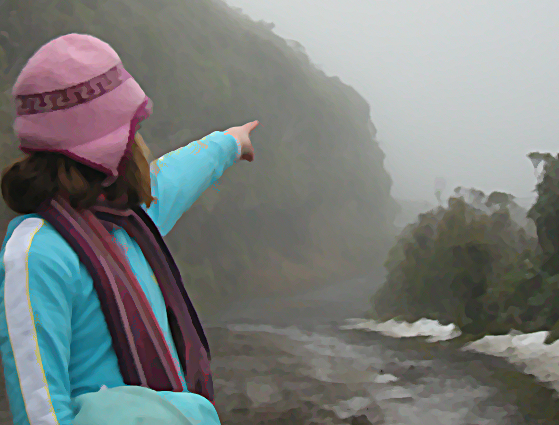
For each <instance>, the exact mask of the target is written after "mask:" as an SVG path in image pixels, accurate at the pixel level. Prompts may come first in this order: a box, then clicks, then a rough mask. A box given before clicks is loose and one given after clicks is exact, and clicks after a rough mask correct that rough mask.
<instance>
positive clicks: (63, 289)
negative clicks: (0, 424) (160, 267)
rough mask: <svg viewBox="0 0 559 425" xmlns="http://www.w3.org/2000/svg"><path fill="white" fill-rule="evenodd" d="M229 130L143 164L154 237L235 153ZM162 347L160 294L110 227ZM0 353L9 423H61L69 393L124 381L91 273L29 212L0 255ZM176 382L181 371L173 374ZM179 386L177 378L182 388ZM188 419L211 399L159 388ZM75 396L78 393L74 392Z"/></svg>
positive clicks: (206, 409) (71, 403) (135, 252)
mask: <svg viewBox="0 0 559 425" xmlns="http://www.w3.org/2000/svg"><path fill="white" fill-rule="evenodd" d="M239 154H240V146H239V145H238V144H237V142H236V140H235V139H234V138H233V136H231V135H225V134H224V133H221V132H214V133H212V134H211V135H209V136H207V137H205V138H203V139H202V140H200V141H197V142H192V143H190V144H189V145H187V146H185V147H183V148H180V149H178V150H175V151H173V152H170V153H168V154H166V155H164V156H163V157H161V158H159V159H158V160H156V161H154V162H153V163H152V166H151V179H152V194H153V196H154V197H155V198H156V199H157V201H156V202H154V203H152V205H151V206H150V207H149V208H147V209H146V211H147V213H148V214H149V216H150V217H151V218H152V220H153V221H154V222H155V224H156V225H157V226H158V228H159V230H160V232H161V234H162V235H164V236H165V235H166V234H167V233H169V231H170V230H171V229H172V228H173V226H174V225H175V223H176V222H177V220H178V219H179V218H180V217H181V216H182V214H183V213H184V212H185V211H186V210H187V209H188V208H189V207H190V206H191V205H192V204H193V203H194V202H195V201H196V199H197V198H198V197H199V196H200V195H201V194H202V193H203V192H204V191H205V190H206V189H208V188H209V187H210V186H211V185H212V184H213V183H214V182H215V181H216V180H217V179H219V178H220V177H221V175H222V174H223V172H224V171H225V169H226V168H228V167H230V166H231V165H233V163H234V162H236V160H237V159H238V158H239ZM114 237H115V239H116V241H117V242H118V243H119V244H121V245H122V246H123V248H124V249H125V251H126V255H127V258H128V260H129V262H130V265H131V267H132V270H133V272H134V273H135V275H136V277H137V278H138V281H139V282H140V284H141V286H142V289H143V290H144V292H145V295H146V297H147V299H148V300H149V302H150V304H151V306H152V308H153V311H154V313H155V317H156V318H157V320H158V321H159V325H160V326H161V329H162V330H163V332H164V334H165V337H166V338H167V343H168V344H169V347H171V351H172V354H173V355H174V357H175V361H177V362H178V357H177V353H176V349H175V346H174V343H173V339H172V337H171V333H170V330H169V324H168V321H167V313H166V309H165V303H164V300H163V296H162V294H161V291H160V289H159V286H158V284H157V282H156V280H155V277H154V276H153V272H152V270H151V268H150V266H149V264H148V263H147V261H146V259H145V257H144V256H143V254H142V252H141V250H140V248H139V246H138V245H137V243H136V242H135V241H134V240H132V239H131V238H130V237H129V236H128V234H127V233H126V232H125V231H124V230H122V229H118V230H116V231H114ZM0 350H1V354H2V362H3V365H4V373H5V378H6V388H7V392H8V397H9V401H10V408H11V411H12V415H13V418H14V423H15V424H17V425H26V424H30V425H35V424H41V425H70V424H71V423H72V420H73V419H74V417H75V416H76V414H77V411H78V410H79V403H77V402H76V398H77V397H79V396H81V395H83V394H86V393H92V392H97V391H99V390H100V388H101V387H102V386H106V387H108V388H109V389H111V388H115V387H122V386H124V382H123V380H122V375H121V373H120V370H119V368H118V363H117V357H116V354H115V352H114V349H113V347H112V341H111V337H110V334H109V330H108V328H107V324H106V322H105V318H104V316H103V313H102V311H101V306H100V303H99V299H98V298H97V294H96V292H95V289H94V287H93V281H92V279H91V276H90V275H89V273H88V272H87V270H86V268H85V267H84V266H83V265H82V264H81V263H80V261H79V260H78V256H77V255H76V253H75V252H74V251H73V250H72V249H71V248H70V246H69V245H68V244H67V243H66V241H65V240H64V239H63V238H62V237H61V236H60V235H59V234H58V233H57V232H56V231H55V230H54V229H53V228H52V227H51V226H50V225H49V224H48V223H46V222H45V221H44V220H42V219H41V218H40V217H39V216H37V215H34V214H30V215H24V216H20V217H18V218H16V219H14V220H13V221H12V222H11V223H10V225H9V227H8V232H7V235H6V238H5V240H4V243H3V245H2V251H1V252H0ZM182 380H183V384H184V376H182ZM184 387H185V388H186V385H184ZM157 394H159V395H160V396H161V397H163V398H164V399H165V400H166V401H168V402H170V403H171V404H172V405H174V406H175V407H176V408H177V409H178V410H180V411H181V412H182V413H183V414H184V415H185V416H186V417H188V418H191V420H192V423H200V424H204V425H215V424H219V423H220V422H219V418H218V416H217V412H216V410H215V408H214V407H213V405H212V404H211V403H210V402H209V401H207V400H206V399H205V398H204V397H202V396H199V395H196V394H193V393H189V392H188V391H185V392H182V393H173V392H164V391H163V392H159V393H157ZM78 400H79V399H78Z"/></svg>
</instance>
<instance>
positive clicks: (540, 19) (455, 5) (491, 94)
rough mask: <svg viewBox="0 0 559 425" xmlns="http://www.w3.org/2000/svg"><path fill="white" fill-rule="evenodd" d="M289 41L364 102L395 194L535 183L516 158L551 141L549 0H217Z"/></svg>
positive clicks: (521, 189) (554, 38)
mask: <svg viewBox="0 0 559 425" xmlns="http://www.w3.org/2000/svg"><path fill="white" fill-rule="evenodd" d="M227 2H228V3H229V4H230V5H232V6H236V7H240V8H242V9H243V11H244V12H245V13H246V14H248V15H249V16H251V17H252V18H254V19H255V20H259V19H263V20H265V21H268V22H273V23H274V24H275V25H276V27H275V28H274V31H275V32H276V33H277V34H278V35H280V36H282V37H284V38H287V39H293V40H296V41H298V42H300V43H301V44H302V45H303V46H304V47H305V49H306V51H307V53H308V54H309V56H310V58H311V60H312V61H314V62H315V63H316V64H317V65H319V67H320V68H321V69H323V70H324V71H325V72H326V73H327V74H328V75H338V76H339V77H340V78H341V79H342V81H344V82H345V83H348V84H350V85H352V86H353V87H355V89H356V90H357V91H358V92H359V93H360V94H362V95H363V96H364V97H365V99H366V100H367V101H368V102H369V104H370V105H371V118H372V120H373V122H374V123H375V126H376V127H377V130H378V136H377V137H378V139H379V141H380V145H381V148H382V149H383V151H384V152H385V153H386V161H385V165H386V168H387V170H388V171H389V173H390V175H391V177H392V179H393V181H394V186H393V189H392V194H393V196H394V197H396V198H404V199H414V200H423V199H425V200H430V201H434V196H433V182H434V179H435V178H436V177H437V176H440V177H443V178H445V179H446V181H447V189H446V194H447V195H448V194H449V192H450V191H451V190H453V189H454V188H455V187H456V186H459V185H460V186H466V187H476V188H479V189H481V190H483V191H486V192H491V191H493V190H501V191H507V192H510V193H512V194H514V195H515V196H517V197H520V198H529V199H525V200H521V203H523V204H525V203H527V202H529V201H530V200H531V199H533V198H534V196H533V193H532V190H533V188H534V184H535V182H536V180H535V177H534V173H533V169H532V166H531V164H530V162H529V161H528V159H527V158H526V157H525V155H526V154H527V153H528V152H530V151H532V150H549V151H552V152H555V151H556V149H557V142H558V139H559V137H558V133H559V120H558V119H557V117H558V116H559V59H558V47H559V31H558V28H557V25H556V24H557V18H558V16H559V2H557V1H553V0H547V1H545V0H538V1H510V0H508V1H492V2H488V1H478V0H473V1H472V0H468V1H458V0H453V1H443V0H439V1H435V0H422V1H420V2H418V1H416V0H399V1H370V0H266V1H265V2H264V1H261V0H227Z"/></svg>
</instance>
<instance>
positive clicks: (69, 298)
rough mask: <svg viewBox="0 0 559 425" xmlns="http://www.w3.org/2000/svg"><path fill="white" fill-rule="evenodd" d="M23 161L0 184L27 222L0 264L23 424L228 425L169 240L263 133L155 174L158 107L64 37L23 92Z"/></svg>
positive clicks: (195, 148)
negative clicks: (151, 134) (150, 123)
mask: <svg viewBox="0 0 559 425" xmlns="http://www.w3.org/2000/svg"><path fill="white" fill-rule="evenodd" d="M13 96H14V99H15V102H16V108H17V116H16V120H15V124H14V128H15V132H16V134H17V136H18V138H19V140H20V142H21V144H20V149H21V150H22V151H23V152H24V153H26V154H27V156H26V157H25V158H23V159H21V160H19V161H17V162H15V163H14V164H12V165H11V166H9V167H8V168H7V169H5V170H4V172H3V175H2V183H1V187H2V195H3V197H4V200H5V202H6V203H7V205H8V206H9V207H10V208H11V209H12V210H14V211H15V212H17V213H19V214H21V216H19V217H18V218H16V219H14V220H13V221H12V222H11V223H10V225H9V227H8V231H7V235H6V238H5V240H4V243H3V246H2V251H1V252H0V350H1V354H2V361H3V365H4V371H5V378H6V387H7V392H8V396H9V401H10V408H11V411H12V415H13V418H14V423H15V424H18V425H19V424H30V425H35V424H41V425H51V424H52V425H55V424H60V425H69V424H70V423H76V424H94V423H95V424H97V423H99V424H100V423H103V424H109V423H128V424H133V423H136V420H139V421H140V422H141V423H152V422H149V419H150V418H151V420H153V421H154V423H155V421H157V423H158V424H160V425H162V424H165V423H177V424H180V423H184V424H196V423H200V424H204V425H214V424H219V423H220V422H219V418H218V416H217V413H216V410H215V408H214V406H213V388H212V380H211V372H210V370H209V357H210V350H209V347H208V344H207V341H206V338H205V336H204V332H203V330H202V327H201V324H200V321H199V320H198V317H197V315H196V312H195V310H194V308H193V306H192V304H191V303H190V300H189V298H188V295H187V294H186V292H185V289H184V286H183V284H182V282H181V278H180V274H179V272H178V269H177V267H176V264H175V262H174V261H173V259H172V257H171V255H170V253H169V251H168V249H167V247H166V245H165V243H164V242H163V239H162V236H165V235H166V234H167V233H169V231H170V230H171V229H172V228H173V226H174V225H175V223H176V222H177V220H178V219H179V218H180V217H181V215H182V214H183V213H184V212H185V211H186V210H187V209H188V208H189V207H190V206H191V205H192V204H193V203H194V201H195V200H196V199H197V198H198V197H199V196H200V195H201V194H202V193H203V192H204V191H205V190H206V189H207V188H208V187H209V186H211V185H212V184H213V183H214V182H215V181H216V180H217V179H219V177H220V176H221V175H222V174H223V172H224V171H225V169H226V168H228V167H230V166H231V165H233V163H235V162H237V160H247V161H249V162H251V161H252V160H253V158H254V151H253V148H252V145H251V142H250V139H249V134H250V132H251V131H252V130H253V129H254V128H255V127H256V126H257V125H258V122H257V121H255V122H252V123H248V124H245V125H244V126H241V127H233V128H230V129H229V130H227V131H226V132H224V133H222V132H214V133H212V134H211V135H209V136H207V137H205V138H204V139H202V141H200V142H195V143H191V144H189V145H187V146H185V147H183V148H180V149H178V150H176V151H174V152H172V153H169V154H167V155H165V156H163V157H162V158H160V159H158V160H157V161H155V162H154V163H152V165H151V169H150V166H149V164H148V162H147V159H146V156H147V148H146V147H145V145H144V143H143V140H142V138H141V137H140V136H139V134H138V133H137V130H138V126H139V123H140V122H141V121H142V120H143V119H145V118H147V117H149V115H150V113H151V109H150V103H151V102H150V101H149V99H148V98H147V97H146V95H145V93H144V92H143V91H142V89H141V88H140V86H139V85H138V84H137V83H136V81H135V80H134V79H133V78H132V77H131V76H130V75H129V74H128V73H127V72H126V70H125V69H124V68H123V66H122V63H121V60H120V58H119V56H118V55H117V53H116V52H115V51H114V50H113V49H112V48H111V47H110V46H109V45H108V44H106V43H104V42H103V41H101V40H99V39H97V38H95V37H92V36H88V35H80V34H69V35H65V36H62V37H59V38H57V39H55V40H53V41H51V42H49V43H47V44H46V45H44V46H43V47H42V48H41V49H39V50H38V51H37V52H36V53H35V54H34V55H33V56H32V57H31V59H30V60H29V61H28V63H27V64H26V66H25V67H24V68H23V70H22V71H21V74H20V75H19V77H18V79H17V81H16V83H15V85H14V88H13Z"/></svg>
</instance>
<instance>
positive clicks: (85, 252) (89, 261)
mask: <svg viewBox="0 0 559 425" xmlns="http://www.w3.org/2000/svg"><path fill="white" fill-rule="evenodd" d="M39 215H41V216H42V217H43V218H44V219H45V220H46V221H47V222H48V223H49V224H51V225H52V226H53V227H54V228H55V229H56V230H57V231H58V233H60V235H61V236H62V237H63V238H64V239H65V240H66V241H67V242H68V243H69V244H70V246H71V247H72V249H73V250H74V251H75V252H76V253H77V254H78V257H79V259H80V261H81V262H82V263H83V264H84V265H85V267H86V268H87V270H88V272H89V273H90V275H91V277H92V279H93V284H94V287H95V290H96V292H97V295H98V297H99V301H100V303H101V308H102V310H103V314H104V316H105V320H106V322H107V325H108V328H109V332H110V334H111V337H112V342H113V347H114V349H115V352H116V355H117V358H118V364H119V368H120V371H121V373H122V376H123V379H124V383H125V384H127V385H137V386H142V387H146V388H151V389H153V390H156V391H177V392H181V391H184V389H183V386H182V384H181V380H180V375H179V374H180V373H181V372H180V369H179V366H178V365H177V364H176V362H174V361H173V357H172V355H171V350H170V349H169V346H168V345H167V342H166V340H165V337H164V335H163V332H162V330H161V328H160V326H159V324H158V322H157V320H156V318H155V315H154V314H153V310H152V308H151V306H150V304H149V301H148V300H147V298H146V296H145V294H144V292H143V290H142V288H141V286H140V284H139V282H138V280H137V279H136V276H135V275H134V273H133V272H132V269H131V268H130V265H129V262H128V259H127V257H126V255H125V254H124V251H123V250H122V249H121V248H120V247H119V246H118V245H117V244H116V242H115V241H114V238H113V237H112V236H111V234H110V230H111V229H113V228H115V226H119V227H121V228H123V229H124V230H125V231H126V232H127V233H128V235H130V237H132V238H133V239H134V240H135V241H136V242H137V243H138V245H139V247H140V249H141V250H142V253H143V254H144V256H145V257H146V260H147V261H148V263H149V265H150V266H151V268H152V270H153V273H154V275H155V278H156V280H157V282H158V284H159V287H160V289H161V292H162V294H163V298H164V300H165V305H166V307H167V313H168V319H169V325H170V329H171V333H172V336H173V340H174V342H175V345H176V348H177V352H178V356H179V362H180V365H181V366H182V368H183V371H184V373H185V376H186V382H187V386H188V390H189V391H190V392H193V393H196V394H199V395H202V396H204V397H205V398H207V399H208V400H210V401H212V402H213V399H214V394H213V384H212V377H211V371H210V363H209V362H210V350H209V346H208V342H207V339H206V337H205V335H204V331H203V329H202V325H201V323H200V320H199V319H198V316H197V314H196V311H195V309H194V307H193V305H192V302H191V301H190V298H189V297H188V295H187V293H186V290H185V288H184V285H183V283H182V279H181V276H180V272H179V269H178V267H177V265H176V263H175V261H174V260H173V257H172V256H171V253H170V252H169V249H168V248H167V245H166V244H165V242H164V241H163V237H162V236H161V234H160V233H159V230H158V229H157V227H156V226H155V224H154V223H153V221H152V220H151V219H150V217H149V216H148V215H147V213H146V212H145V211H144V210H143V209H142V208H135V209H133V210H132V209H128V210H120V209H114V208H111V207H109V206H101V205H100V206H97V207H95V208H92V209H89V210H81V211H77V210H75V209H74V208H72V207H71V206H70V204H69V203H68V202H67V201H66V200H64V199H63V198H61V197H56V198H54V199H52V200H50V201H49V202H47V203H45V204H44V205H43V206H42V207H41V208H40V210H39Z"/></svg>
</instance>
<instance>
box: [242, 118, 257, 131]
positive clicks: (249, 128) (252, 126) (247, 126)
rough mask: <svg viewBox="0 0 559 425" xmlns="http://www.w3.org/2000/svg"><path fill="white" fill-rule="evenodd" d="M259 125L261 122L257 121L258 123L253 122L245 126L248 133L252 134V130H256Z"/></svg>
mask: <svg viewBox="0 0 559 425" xmlns="http://www.w3.org/2000/svg"><path fill="white" fill-rule="evenodd" d="M258 124H260V122H259V121H258V120H256V121H252V122H249V123H246V124H245V125H244V127H246V128H247V129H248V132H249V133H250V132H251V131H252V130H254V129H255V128H256V126H257V125H258Z"/></svg>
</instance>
